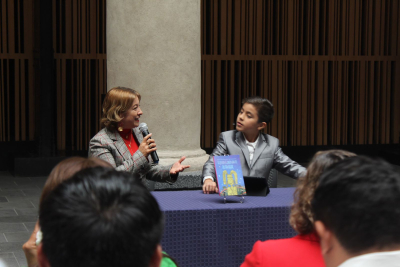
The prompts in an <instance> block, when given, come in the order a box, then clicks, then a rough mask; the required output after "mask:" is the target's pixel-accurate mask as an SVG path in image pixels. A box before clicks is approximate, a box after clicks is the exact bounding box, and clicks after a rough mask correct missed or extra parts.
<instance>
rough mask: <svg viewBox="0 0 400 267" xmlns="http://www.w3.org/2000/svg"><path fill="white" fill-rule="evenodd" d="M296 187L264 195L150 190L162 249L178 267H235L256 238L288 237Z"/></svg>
mask: <svg viewBox="0 0 400 267" xmlns="http://www.w3.org/2000/svg"><path fill="white" fill-rule="evenodd" d="M293 192H294V188H271V192H270V193H269V195H268V196H266V197H250V196H246V197H245V201H244V203H243V204H241V203H240V202H239V201H240V197H236V196H231V197H228V198H227V203H226V204H224V201H223V197H221V196H219V195H218V194H210V195H205V194H203V192H202V191H167V192H152V194H153V195H154V197H155V198H156V199H157V201H158V203H159V205H160V208H161V210H162V211H163V212H164V217H165V229H164V236H163V239H162V241H161V244H162V247H163V250H164V251H166V252H167V253H168V254H170V255H171V256H172V257H174V258H175V259H176V260H177V262H178V264H179V265H180V266H239V265H240V264H241V263H242V262H243V261H244V258H245V256H246V255H247V254H248V253H249V252H250V251H251V249H252V247H253V245H254V243H255V242H256V241H257V240H267V239H278V238H289V237H292V236H294V235H295V234H296V233H295V231H294V230H293V229H292V228H291V227H290V225H289V213H290V205H291V204H292V202H293Z"/></svg>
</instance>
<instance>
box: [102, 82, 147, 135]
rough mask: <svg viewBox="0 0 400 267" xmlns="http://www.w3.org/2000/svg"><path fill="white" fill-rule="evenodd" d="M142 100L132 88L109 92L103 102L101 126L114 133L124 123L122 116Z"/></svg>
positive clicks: (119, 87) (114, 89)
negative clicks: (119, 124) (136, 102)
mask: <svg viewBox="0 0 400 267" xmlns="http://www.w3.org/2000/svg"><path fill="white" fill-rule="evenodd" d="M136 98H138V99H139V101H140V99H141V96H140V94H139V93H138V92H137V91H136V90H133V89H131V88H126V87H121V86H117V87H114V88H112V89H111V90H110V91H108V92H107V95H106V97H105V99H104V102H103V118H102V119H101V124H102V125H104V126H105V127H106V128H107V129H109V130H111V131H114V130H116V129H117V127H118V123H119V122H120V121H122V119H123V118H122V117H121V115H122V114H124V113H125V112H127V111H128V110H129V109H130V108H131V107H132V105H133V101H134V100H135V99H136Z"/></svg>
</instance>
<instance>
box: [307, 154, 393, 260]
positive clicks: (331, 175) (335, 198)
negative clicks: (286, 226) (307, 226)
mask: <svg viewBox="0 0 400 267" xmlns="http://www.w3.org/2000/svg"><path fill="white" fill-rule="evenodd" d="M399 203H400V174H399V173H398V172H397V171H396V170H395V169H394V168H393V166H392V165H390V164H389V163H387V162H385V161H383V160H378V159H371V158H367V157H352V158H349V159H345V160H343V161H340V162H338V163H336V164H334V165H333V166H331V167H330V168H328V169H327V170H326V171H325V172H324V173H323V174H322V176H321V179H320V184H319V186H318V188H317V189H316V191H315V194H314V199H313V200H312V209H313V212H314V219H315V229H316V231H317V233H318V235H319V236H320V239H321V250H322V254H323V256H324V259H325V263H326V265H327V266H328V267H330V266H338V265H339V264H341V263H342V262H344V261H346V260H347V259H349V258H352V257H355V256H358V255H362V254H367V253H372V252H381V251H391V250H400V227H399V222H400V205H399Z"/></svg>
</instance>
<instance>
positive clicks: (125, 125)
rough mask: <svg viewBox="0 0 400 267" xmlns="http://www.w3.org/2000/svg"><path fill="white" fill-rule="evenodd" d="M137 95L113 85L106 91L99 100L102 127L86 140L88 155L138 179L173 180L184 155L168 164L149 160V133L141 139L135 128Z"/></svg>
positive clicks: (151, 147) (153, 145) (151, 146)
mask: <svg viewBox="0 0 400 267" xmlns="http://www.w3.org/2000/svg"><path fill="white" fill-rule="evenodd" d="M140 100H141V96H140V94H139V93H138V92H137V91H135V90H133V89H130V88H125V87H114V88H112V89H111V90H110V91H108V93H107V95H106V97H105V99H104V103H103V118H102V120H101V123H102V124H103V125H104V126H105V128H103V129H102V130H101V131H100V132H98V133H97V134H96V135H95V136H94V137H93V138H92V139H91V140H90V143H89V157H98V158H101V159H103V160H105V161H107V162H108V163H110V164H111V165H112V166H113V167H114V168H115V169H116V170H119V171H127V172H130V173H132V174H134V175H135V176H136V177H138V178H140V179H141V180H142V181H143V180H144V179H149V180H153V181H157V182H167V183H174V182H175V181H176V179H177V177H178V173H179V172H181V171H183V170H184V169H186V168H189V166H188V165H182V164H181V163H182V161H183V160H184V159H185V157H182V158H181V159H180V160H178V161H177V162H175V163H174V164H173V165H171V166H160V165H156V164H154V163H153V161H152V159H151V157H149V155H150V154H151V152H153V151H156V150H157V147H156V143H155V141H154V140H153V139H150V137H151V134H149V135H147V136H145V137H144V138H143V136H142V134H141V133H140V131H139V130H138V126H139V122H140V116H141V115H142V114H143V112H142V110H141V108H140Z"/></svg>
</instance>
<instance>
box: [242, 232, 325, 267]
mask: <svg viewBox="0 0 400 267" xmlns="http://www.w3.org/2000/svg"><path fill="white" fill-rule="evenodd" d="M250 266H279V267H286V266H288V267H292V266H300V267H301V266H304V267H320V266H321V267H323V266H325V264H324V259H323V258H322V254H321V249H320V245H319V238H318V236H317V235H316V234H314V233H313V234H308V235H297V236H295V237H292V238H287V239H278V240H268V241H264V242H261V241H257V242H256V243H255V244H254V247H253V250H252V251H251V252H250V254H248V255H247V256H246V258H245V260H244V262H243V263H242V265H241V267H250Z"/></svg>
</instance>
